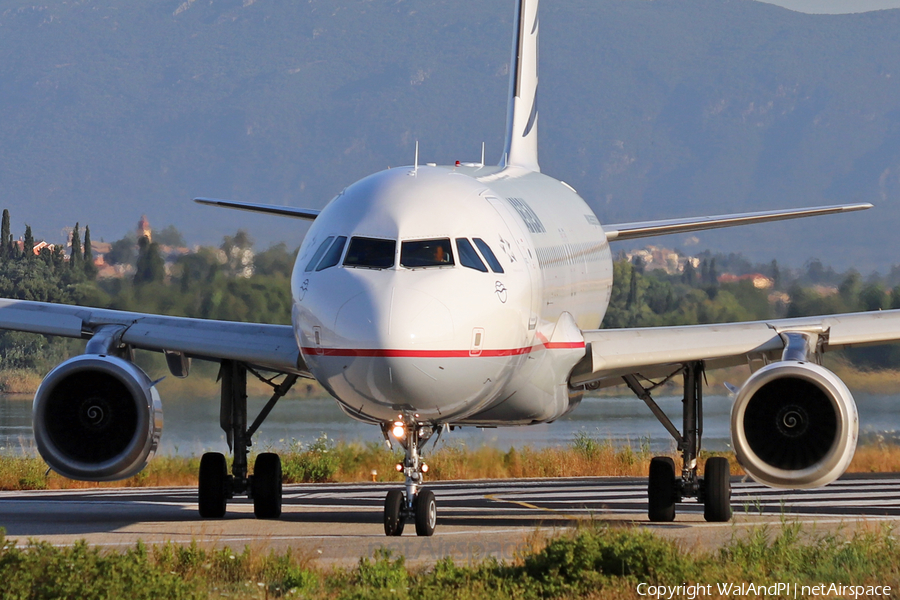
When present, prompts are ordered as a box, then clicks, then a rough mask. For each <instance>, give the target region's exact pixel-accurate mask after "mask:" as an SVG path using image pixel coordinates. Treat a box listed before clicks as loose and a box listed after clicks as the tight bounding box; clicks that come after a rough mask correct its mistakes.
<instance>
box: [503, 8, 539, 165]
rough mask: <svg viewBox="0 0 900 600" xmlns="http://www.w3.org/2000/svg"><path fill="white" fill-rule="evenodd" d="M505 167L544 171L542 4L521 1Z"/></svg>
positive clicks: (511, 87)
mask: <svg viewBox="0 0 900 600" xmlns="http://www.w3.org/2000/svg"><path fill="white" fill-rule="evenodd" d="M509 70H510V73H509V104H508V105H507V109H506V110H507V113H506V146H505V148H504V149H503V159H502V160H501V163H500V164H501V165H502V166H517V167H525V168H526V169H531V170H532V171H540V170H541V168H540V167H539V166H538V154H537V129H538V128H537V125H538V123H537V121H538V110H537V84H538V0H518V2H517V7H516V24H515V36H514V38H513V47H512V59H511V60H510V64H509Z"/></svg>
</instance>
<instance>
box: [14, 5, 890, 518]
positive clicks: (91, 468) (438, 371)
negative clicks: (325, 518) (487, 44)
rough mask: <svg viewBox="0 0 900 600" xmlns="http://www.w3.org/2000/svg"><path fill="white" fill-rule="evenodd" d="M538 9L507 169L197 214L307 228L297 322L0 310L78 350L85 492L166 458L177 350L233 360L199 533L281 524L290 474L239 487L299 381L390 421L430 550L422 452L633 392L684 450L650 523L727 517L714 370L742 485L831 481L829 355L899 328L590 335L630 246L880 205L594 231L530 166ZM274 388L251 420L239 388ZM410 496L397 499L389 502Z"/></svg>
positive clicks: (66, 416)
mask: <svg viewBox="0 0 900 600" xmlns="http://www.w3.org/2000/svg"><path fill="white" fill-rule="evenodd" d="M537 4H538V2H537V0H518V2H517V7H516V30H515V36H514V43H513V52H512V60H511V65H512V68H511V70H510V71H511V78H510V91H509V108H508V119H507V128H506V147H505V149H504V151H503V156H502V159H501V162H500V164H499V165H498V166H487V165H485V164H483V163H484V161H483V159H482V161H481V162H480V163H477V164H456V165H450V166H441V167H439V166H423V165H419V164H418V158H416V164H414V165H413V166H410V167H404V168H395V169H389V170H387V171H382V172H380V173H376V174H374V175H371V176H369V177H366V178H365V179H362V180H360V181H358V182H356V183H354V184H352V185H350V186H349V187H347V188H346V189H345V190H344V191H343V192H341V193H340V194H338V195H337V197H335V198H334V199H333V200H332V201H331V202H330V203H329V204H328V205H327V206H326V207H325V208H324V209H322V210H321V211H317V210H305V209H295V208H289V207H283V206H268V205H258V204H248V203H242V202H231V201H224V200H210V199H203V198H199V199H197V201H198V202H202V203H205V204H214V205H219V206H225V207H230V208H237V209H243V210H250V211H257V212H263V213H271V214H275V215H283V216H287V217H295V218H300V219H307V220H312V221H313V223H312V226H311V228H310V230H309V233H308V234H307V235H306V238H305V240H304V242H303V245H302V246H301V248H300V252H299V255H298V257H297V262H296V264H295V266H294V272H293V276H292V280H291V291H292V294H293V315H292V317H293V318H292V321H293V325H292V326H277V325H263V324H248V323H232V322H222V321H208V320H198V319H186V318H177V317H165V316H157V315H148V314H137V313H124V312H120V311H112V310H103V309H95V308H88V307H78V306H61V305H52V304H43V303H36V302H23V301H16V300H2V301H0V328H5V329H13V330H20V331H30V332H35V333H42V334H51V335H62V336H70V337H76V338H84V339H87V340H88V342H87V346H86V350H85V354H84V355H81V356H78V357H75V358H72V359H70V360H67V361H65V362H64V363H62V364H61V365H59V366H58V367H56V368H55V369H53V370H52V371H51V372H50V373H49V374H48V375H47V377H46V378H45V379H44V381H43V382H42V384H41V386H40V388H39V389H38V391H37V393H36V395H35V399H34V432H35V438H36V442H37V446H38V449H39V451H40V453H41V455H42V457H43V458H44V460H46V462H47V463H48V464H49V465H50V467H51V468H52V469H53V470H54V471H56V472H57V473H59V474H61V475H64V476H66V477H70V478H73V479H82V480H94V481H106V480H116V479H123V478H126V477H129V476H131V475H134V474H135V473H137V472H138V471H140V470H141V469H142V468H143V467H144V466H145V465H146V463H147V461H148V460H149V458H150V457H151V456H152V455H153V453H154V451H155V450H156V448H157V444H158V441H159V436H160V432H161V429H162V407H161V403H160V400H159V396H158V394H157V391H156V389H155V388H154V386H153V383H152V380H151V378H150V377H148V376H147V374H145V373H144V372H143V371H142V370H141V369H140V368H138V367H137V366H136V365H135V364H134V363H133V362H132V360H131V359H132V355H133V350H134V349H145V350H154V351H161V352H164V353H165V356H166V359H167V363H168V366H169V370H170V371H171V373H172V374H173V375H175V376H181V377H183V376H186V375H187V374H188V371H189V368H190V359H192V358H196V359H201V360H210V361H216V362H219V363H220V364H221V389H222V400H221V408H222V410H221V426H222V428H223V429H224V430H225V431H226V433H227V436H228V443H229V446H230V447H231V448H232V449H233V452H234V464H233V468H232V473H231V474H229V473H228V471H227V468H226V461H225V457H224V455H223V454H219V453H208V454H206V455H204V456H203V458H202V462H201V467H200V486H199V509H200V514H201V515H202V516H203V517H207V518H215V517H221V516H223V515H224V514H225V511H226V503H227V500H228V499H230V498H232V497H234V496H235V495H243V494H246V495H249V496H251V497H252V499H253V504H254V511H255V513H256V516H257V517H259V518H277V517H278V516H280V514H281V463H280V460H279V458H278V456H277V455H275V454H272V453H264V454H261V455H260V456H259V457H258V459H257V461H256V464H255V465H254V469H253V471H254V472H253V474H252V475H249V474H248V471H249V469H248V464H247V456H248V451H249V446H250V439H251V436H252V435H253V433H254V432H255V431H256V430H257V429H258V427H259V426H260V424H261V423H262V421H263V420H264V419H265V417H266V415H268V413H269V411H270V410H271V409H272V407H273V406H274V405H275V403H276V402H277V401H278V399H279V398H280V397H282V396H283V395H284V393H286V391H287V390H288V389H289V388H290V387H291V385H293V383H294V382H295V381H296V380H297V378H298V377H307V378H315V379H316V380H317V381H319V382H320V383H321V384H322V385H323V386H324V387H325V388H326V389H327V390H328V391H329V392H330V393H331V394H332V395H333V396H334V398H335V399H336V400H337V402H338V403H339V404H340V406H341V408H342V409H343V410H344V411H345V412H346V413H347V415H348V416H350V417H352V418H354V419H359V420H362V421H365V422H369V423H372V424H374V425H378V426H380V427H381V429H382V432H383V434H384V436H385V439H386V440H388V441H389V443H390V442H392V443H399V444H400V445H401V446H402V447H403V448H404V449H405V452H406V457H405V459H404V461H403V463H402V464H399V465H398V470H399V471H402V472H403V473H404V474H405V476H406V485H405V489H402V490H401V489H396V490H392V491H391V492H390V493H388V495H387V498H386V500H385V510H384V527H385V533H386V534H387V535H400V534H401V533H402V531H403V527H404V524H405V523H406V522H407V521H411V522H414V523H415V528H416V532H417V533H418V534H419V535H431V534H432V533H433V532H434V528H435V523H436V517H437V510H436V505H435V498H434V494H433V493H432V492H431V491H430V490H427V489H425V488H423V487H422V484H423V480H424V476H425V474H426V472H427V465H426V464H425V463H424V462H423V461H422V457H421V451H422V447H423V444H424V443H425V442H426V441H427V440H428V439H429V438H430V437H431V436H432V435H434V434H440V433H442V432H443V431H444V430H445V429H447V428H452V427H454V426H460V425H472V426H489V427H494V426H512V425H531V424H535V423H549V422H552V421H554V420H556V419H558V418H560V417H561V416H563V415H565V414H566V413H567V412H569V411H570V410H572V409H573V408H575V407H576V406H577V405H578V403H579V401H580V400H581V397H582V395H583V393H584V391H585V390H586V389H596V388H598V387H603V386H611V385H619V384H623V383H624V384H627V385H628V386H629V387H630V388H631V389H632V390H633V391H634V392H635V394H636V395H637V396H638V397H639V398H641V400H643V401H644V402H646V403H647V405H648V407H649V409H650V410H652V411H653V413H654V414H655V415H656V416H657V418H658V419H659V420H660V422H661V423H662V424H663V425H664V426H665V427H666V429H667V430H668V431H669V432H670V433H671V434H672V436H673V438H674V439H675V440H676V443H677V445H678V448H679V450H680V451H681V453H682V455H683V465H682V468H681V469H680V472H679V473H677V472H676V469H675V463H674V461H673V460H672V459H671V458H666V457H659V458H655V459H653V461H652V463H651V466H650V474H649V475H650V479H649V485H648V492H649V510H648V514H649V518H650V519H651V520H653V521H670V520H672V519H674V517H675V505H676V503H677V502H680V501H681V500H682V499H684V498H688V497H693V498H698V499H699V500H700V501H702V502H703V504H704V508H705V516H706V518H707V520H710V521H726V520H728V519H730V517H731V507H730V495H731V491H730V484H729V470H728V463H727V461H725V459H722V458H714V459H710V460H708V461H706V467H705V472H704V476H703V477H702V478H701V477H700V476H699V474H698V468H697V467H698V465H697V456H698V451H699V449H700V441H701V436H702V378H703V371H704V369H710V368H717V367H722V366H730V365H739V364H748V365H750V367H751V370H752V371H753V375H752V376H751V377H750V378H749V380H748V381H747V382H746V383H745V384H744V386H743V387H742V388H741V389H740V391H739V392H738V394H737V397H736V399H735V402H734V408H733V410H732V418H731V429H732V439H733V445H734V449H735V452H736V454H737V457H738V459H739V460H740V462H741V464H742V465H743V467H744V468H745V469H746V471H747V472H748V473H749V474H750V475H751V476H752V477H753V478H754V479H756V480H757V481H760V482H763V483H766V484H768V485H772V486H782V487H794V488H804V487H813V486H821V485H824V484H826V483H828V482H830V481H832V480H834V479H835V478H836V477H838V476H839V475H841V474H842V473H843V472H844V470H845V469H846V468H847V466H848V464H849V462H850V459H851V458H852V456H853V453H854V450H855V447H856V441H857V429H858V417H857V411H856V406H855V404H854V401H853V398H852V396H851V394H850V392H849V391H848V390H847V387H846V386H845V385H844V384H843V383H842V382H841V380H840V379H839V378H838V377H836V376H835V375H834V374H833V373H831V372H829V371H828V370H826V369H825V368H823V367H822V366H821V357H822V353H823V352H825V351H828V350H833V349H838V348H846V347H849V346H855V345H859V344H872V343H882V342H889V341H893V340H898V339H900V311H883V312H877V313H865V314H847V315H834V316H827V317H812V318H803V319H782V320H772V321H760V322H753V323H731V324H724V325H697V326H686V327H659V328H649V329H646V328H645V329H617V330H604V329H599V327H600V325H601V323H602V321H603V316H604V314H605V311H606V308H607V305H608V303H609V298H610V291H611V287H612V273H613V269H612V253H611V250H610V243H611V242H615V241H617V240H626V239H634V238H639V237H646V236H655V235H663V234H669V233H677V232H687V231H696V230H700V229H710V228H715V227H728V226H732V225H739V224H749V223H761V222H766V221H774V220H778V219H789V218H797V217H806V216H813V215H824V214H829V213H837V212H846V211H852V210H858V209H864V208H869V207H870V205H868V204H850V205H843V206H830V207H820V208H811V209H796V210H786V211H768V212H755V213H746V214H738V215H725V216H716V217H699V218H684V219H672V220H667V221H655V222H645V223H628V224H620V225H611V226H606V227H603V226H601V224H600V222H599V221H598V219H597V217H596V216H595V215H594V213H593V212H592V211H591V209H590V208H589V207H588V205H587V204H586V203H585V202H584V200H582V199H581V198H580V197H579V196H578V194H577V193H576V192H575V190H573V189H572V188H571V187H570V186H569V185H567V184H565V183H563V182H562V181H558V180H556V179H553V178H551V177H548V176H546V175H543V174H542V173H541V172H540V168H539V166H538V154H537V132H538V111H537V104H536V97H537V83H538V76H537V38H538V30H539V21H538V16H537ZM248 372H249V373H251V374H253V375H255V376H259V377H260V378H264V379H266V380H269V381H270V382H271V381H272V379H273V376H272V373H276V374H278V373H280V374H283V375H284V379H283V380H281V383H280V384H277V385H276V384H274V383H272V386H273V387H274V388H275V389H274V394H273V396H272V399H271V400H270V401H269V403H268V404H267V405H266V407H265V408H264V409H263V411H262V412H261V414H260V415H259V416H258V417H257V418H256V420H255V421H254V422H252V423H250V424H248V418H247V416H248V415H247V403H246V378H247V374H248ZM672 377H682V378H683V380H684V389H685V396H684V399H685V402H684V410H683V415H682V429H681V431H679V430H678V428H677V427H676V426H675V425H674V424H673V423H672V422H671V421H670V420H669V418H668V417H667V416H666V415H665V414H664V413H663V411H661V410H660V409H659V407H658V406H657V405H656V403H655V402H654V400H653V398H652V396H651V391H652V390H653V389H654V388H655V387H657V386H658V385H659V383H660V381H661V380H668V379H669V378H672ZM398 488H399V486H398Z"/></svg>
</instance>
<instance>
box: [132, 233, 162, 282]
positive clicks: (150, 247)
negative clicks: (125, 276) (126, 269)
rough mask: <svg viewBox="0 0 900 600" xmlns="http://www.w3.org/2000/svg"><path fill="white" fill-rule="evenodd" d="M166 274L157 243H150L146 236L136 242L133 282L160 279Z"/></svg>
mask: <svg viewBox="0 0 900 600" xmlns="http://www.w3.org/2000/svg"><path fill="white" fill-rule="evenodd" d="M165 276H166V265H165V261H163V257H162V256H160V254H159V244H156V243H151V242H150V240H149V239H148V238H147V236H146V235H145V236H143V237H141V239H140V241H139V242H138V258H137V264H136V265H135V272H134V283H135V284H142V283H152V282H154V281H162V280H163V279H164V278H165Z"/></svg>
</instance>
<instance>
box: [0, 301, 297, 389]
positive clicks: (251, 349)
mask: <svg viewBox="0 0 900 600" xmlns="http://www.w3.org/2000/svg"><path fill="white" fill-rule="evenodd" d="M110 325H112V326H120V331H121V343H122V344H128V345H130V346H132V347H134V348H139V349H142V350H155V351H161V352H168V353H182V354H183V355H184V356H188V357H193V358H199V359H207V360H222V359H229V360H236V361H241V362H246V363H249V364H251V365H254V366H257V367H260V368H263V369H269V370H273V371H279V372H283V373H294V374H297V375H304V376H307V377H309V376H310V374H309V372H308V371H307V369H306V365H305V364H304V362H303V358H302V356H301V355H300V351H299V349H298V347H297V342H296V341H295V339H294V332H293V329H292V328H291V326H290V325H264V324H257V323H238V322H234V321H213V320H209V319H190V318H185V317H166V316H161V315H151V314H144V313H134V312H125V311H118V310H108V309H101V308H88V307H84V306H71V305H66V304H51V303H47V302H31V301H27V300H10V299H0V329H8V330H13V331H25V332H30V333H42V334H45V335H58V336H63V337H71V338H81V339H90V338H92V337H93V336H94V335H95V334H97V333H98V332H100V330H101V328H102V327H104V326H110Z"/></svg>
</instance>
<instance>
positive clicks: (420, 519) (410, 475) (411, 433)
mask: <svg viewBox="0 0 900 600" xmlns="http://www.w3.org/2000/svg"><path fill="white" fill-rule="evenodd" d="M388 431H390V433H391V435H393V437H394V438H395V439H396V440H397V441H398V442H400V445H401V446H403V449H404V450H406V457H405V458H404V459H403V462H402V463H398V464H397V470H398V471H400V472H402V473H403V474H404V475H406V493H405V494H404V492H403V491H402V490H391V491H389V492H388V494H387V497H386V498H385V499H384V534H385V535H387V536H399V535H402V534H403V527H404V525H406V522H407V521H408V520H410V519H412V520H413V521H414V522H415V524H416V535H421V536H430V535H433V534H434V528H435V526H436V525H437V504H436V503H435V500H434V492H432V491H431V490H426V489H422V488H421V485H422V483H423V481H424V478H425V473H427V472H428V465H426V464H425V463H424V462H423V461H422V458H421V456H419V447H420V446H421V445H422V444H424V443H425V442H427V441H428V439H429V438H430V437H431V436H432V434H433V433H434V432H435V431H438V427H433V428H428V427H425V426H422V425H419V424H418V423H416V421H415V418H414V417H412V418H409V417H407V418H404V417H401V418H400V419H399V420H397V421H395V422H394V423H393V424H390V425H387V424H386V425H382V432H383V433H384V437H385V439H386V440H388V442H390V438H389V437H388Z"/></svg>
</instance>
